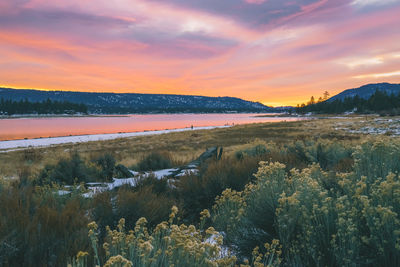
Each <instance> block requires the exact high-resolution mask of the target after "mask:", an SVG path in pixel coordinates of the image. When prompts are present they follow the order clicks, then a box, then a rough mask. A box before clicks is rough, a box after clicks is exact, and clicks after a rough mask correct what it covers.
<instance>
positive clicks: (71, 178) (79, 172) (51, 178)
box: [38, 152, 94, 185]
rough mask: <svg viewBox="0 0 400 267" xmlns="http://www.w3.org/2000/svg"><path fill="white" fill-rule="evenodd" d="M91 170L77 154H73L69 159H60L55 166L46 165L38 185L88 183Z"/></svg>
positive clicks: (92, 171)
mask: <svg viewBox="0 0 400 267" xmlns="http://www.w3.org/2000/svg"><path fill="white" fill-rule="evenodd" d="M93 173H94V170H93V169H90V168H88V167H87V166H86V165H85V163H84V161H83V160H82V159H81V157H80V156H79V154H78V153H76V152H75V153H73V154H72V155H71V157H70V158H69V159H61V160H60V161H59V162H58V163H57V164H56V165H47V166H46V167H45V168H44V169H43V170H42V172H41V173H40V175H39V179H38V182H39V184H51V183H53V182H55V183H58V184H68V185H72V184H74V183H76V182H88V181H89V178H90V176H91V174H93Z"/></svg>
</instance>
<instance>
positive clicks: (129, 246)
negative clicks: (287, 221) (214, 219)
mask: <svg viewBox="0 0 400 267" xmlns="http://www.w3.org/2000/svg"><path fill="white" fill-rule="evenodd" d="M171 210H172V212H171V214H170V215H169V220H168V222H167V221H163V222H161V223H160V224H158V225H157V226H156V227H155V228H154V230H153V231H149V229H148V228H147V220H146V219H145V218H143V217H141V218H140V219H138V220H137V222H136V224H135V226H134V228H133V230H130V231H128V232H127V231H126V230H125V219H121V220H120V221H119V223H118V226H117V229H116V230H113V231H112V230H111V229H110V228H107V230H106V231H107V236H106V238H105V242H104V244H103V246H102V247H103V249H104V251H105V253H104V254H105V257H104V259H100V258H99V256H98V255H100V253H96V251H98V250H100V249H99V248H100V246H99V244H98V238H97V235H98V231H97V229H98V227H97V224H96V223H94V222H93V223H90V224H89V237H90V239H91V242H92V246H93V248H95V261H96V262H104V266H149V267H150V266H154V267H162V266H177V267H178V266H182V267H186V266H234V263H235V261H236V259H235V257H230V256H223V255H222V254H221V250H222V248H221V245H222V236H221V235H220V234H219V233H217V232H216V231H215V230H214V229H213V228H208V229H206V230H202V229H197V228H196V227H195V226H194V225H189V226H186V225H184V224H181V225H177V224H174V221H175V220H176V219H175V218H176V215H177V213H178V209H177V208H176V207H175V206H173V207H172V209H171ZM208 240H210V241H208ZM80 255H84V253H82V252H80ZM85 256H86V255H85ZM77 261H78V262H80V263H83V260H82V259H79V255H78V259H77Z"/></svg>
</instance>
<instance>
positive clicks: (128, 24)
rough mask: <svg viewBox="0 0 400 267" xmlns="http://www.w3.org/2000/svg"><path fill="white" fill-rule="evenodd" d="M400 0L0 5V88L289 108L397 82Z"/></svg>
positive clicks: (57, 0)
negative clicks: (202, 98)
mask: <svg viewBox="0 0 400 267" xmlns="http://www.w3.org/2000/svg"><path fill="white" fill-rule="evenodd" d="M399 14H400V0H287V1H286V0H0V86H8V87H14V88H37V89H61V90H74V91H77V90H79V91H103V92H104V91H106V92H137V93H172V94H196V95H209V96H227V95H228V96H236V97H241V98H244V99H247V100H253V101H260V102H262V103H264V104H267V105H272V106H278V105H296V104H297V103H301V102H304V101H307V99H309V97H310V96H311V95H314V96H316V97H318V96H320V95H322V93H323V91H325V90H328V91H329V92H330V93H331V94H335V93H338V92H340V91H342V90H343V89H347V88H352V87H358V86H360V85H363V84H366V83H372V82H382V81H387V82H394V83H396V82H397V83H398V82H400V15H399Z"/></svg>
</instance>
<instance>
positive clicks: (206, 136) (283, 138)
mask: <svg viewBox="0 0 400 267" xmlns="http://www.w3.org/2000/svg"><path fill="white" fill-rule="evenodd" d="M360 121H365V118H364V117H362V118H360V117H347V118H335V119H318V120H306V121H294V122H277V123H255V124H247V125H237V126H234V127H231V128H222V129H213V130H195V131H186V132H177V133H168V134H162V135H153V136H141V137H131V138H121V139H115V140H107V141H96V142H87V143H80V144H65V145H58V146H53V147H47V148H37V149H28V150H20V151H12V152H8V153H0V178H2V179H3V181H4V180H9V179H14V178H18V177H19V176H20V174H19V173H18V172H20V171H18V170H20V169H25V170H27V171H28V172H30V173H31V174H32V175H35V174H37V173H38V172H39V171H40V170H41V169H42V168H43V167H44V166H45V165H46V164H49V163H50V164H51V163H54V162H56V161H58V160H59V159H60V158H62V157H68V156H69V154H70V153H71V152H72V151H77V152H79V153H80V154H81V156H82V157H83V158H87V159H91V158H94V157H96V156H98V155H100V154H104V153H106V152H107V153H111V154H113V155H114V157H115V158H116V160H117V162H118V163H121V164H124V165H125V166H132V165H134V164H136V163H137V162H138V161H139V160H140V159H141V158H143V156H145V155H147V154H149V153H151V152H153V151H168V152H170V153H171V154H172V156H173V158H174V160H176V161H179V162H190V161H191V160H193V159H195V158H196V157H198V156H199V155H200V154H201V153H202V152H204V150H205V149H206V148H208V147H212V146H223V147H224V153H228V154H229V153H233V152H234V151H237V150H238V149H242V148H244V147H246V146H251V145H254V144H259V143H269V142H274V143H276V144H284V143H287V142H289V141H295V140H305V139H310V138H311V139H317V138H326V139H338V140H349V141H350V142H352V141H358V140H359V139H360V137H361V136H363V134H362V133H351V132H349V131H347V130H346V129H338V126H337V125H342V124H343V123H346V124H348V125H358V124H360ZM371 121H373V120H371ZM357 123H358V124H357Z"/></svg>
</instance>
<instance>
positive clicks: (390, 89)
mask: <svg viewBox="0 0 400 267" xmlns="http://www.w3.org/2000/svg"><path fill="white" fill-rule="evenodd" d="M377 90H379V91H382V92H385V93H386V94H388V95H391V94H392V93H393V94H395V95H398V94H399V93H400V84H396V83H387V82H382V83H370V84H365V85H362V86H360V87H357V88H351V89H346V90H344V91H342V92H340V93H339V94H336V95H334V96H332V97H331V98H329V99H328V100H327V101H328V102H332V101H335V100H339V99H340V100H343V99H345V98H347V97H355V96H356V95H358V96H359V97H361V98H363V99H368V98H369V97H371V96H372V95H373V94H374V93H375V92H376V91H377Z"/></svg>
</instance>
